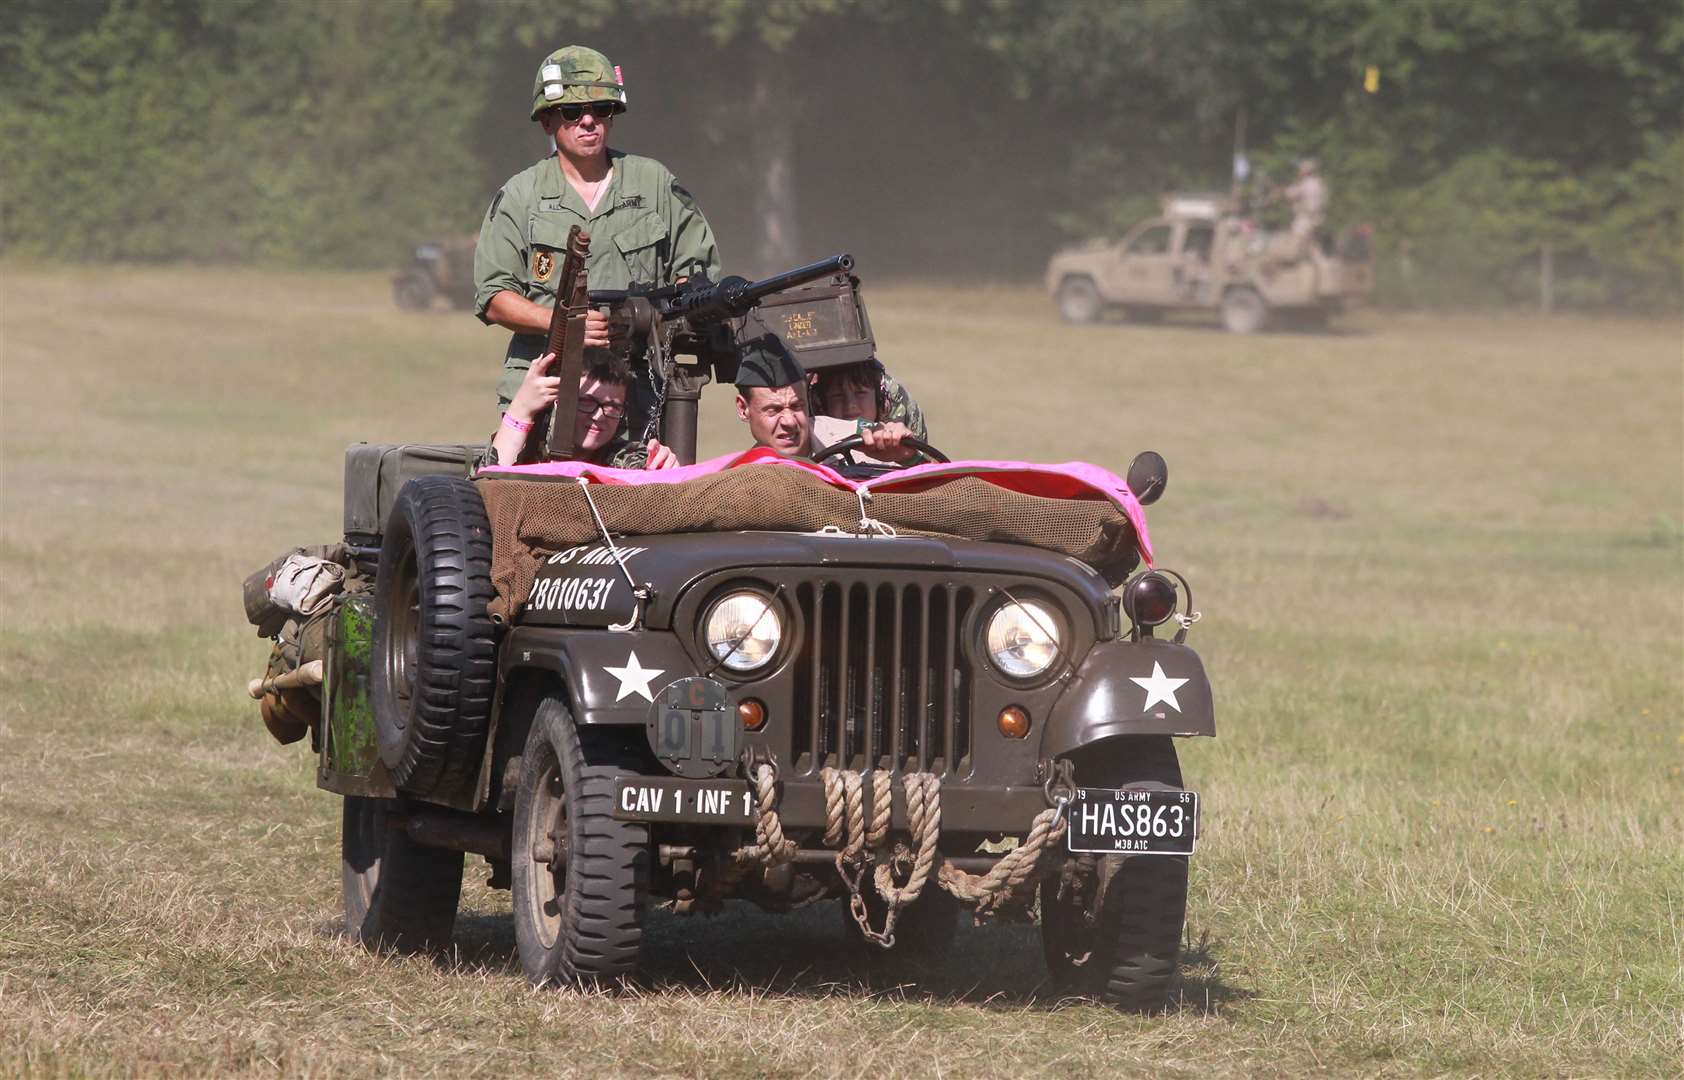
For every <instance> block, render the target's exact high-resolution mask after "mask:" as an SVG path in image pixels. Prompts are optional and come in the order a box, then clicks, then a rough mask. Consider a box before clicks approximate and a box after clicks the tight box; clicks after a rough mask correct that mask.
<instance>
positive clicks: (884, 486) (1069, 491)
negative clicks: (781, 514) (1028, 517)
mask: <svg viewBox="0 0 1684 1080" xmlns="http://www.w3.org/2000/svg"><path fill="white" fill-rule="evenodd" d="M745 465H782V466H785V467H787V468H795V469H805V470H807V471H808V472H810V473H812V474H813V475H815V476H818V477H820V478H822V479H823V480H824V481H825V482H826V483H829V484H832V485H834V486H836V487H839V488H842V489H844V490H846V491H896V492H904V493H912V492H918V491H923V490H926V489H928V488H930V487H932V486H934V485H936V484H940V483H944V482H946V481H948V480H952V479H956V478H958V477H961V476H974V477H977V478H978V479H981V480H985V481H987V482H988V483H990V484H995V485H998V486H999V487H1003V488H1007V489H1009V490H1011V491H1016V492H1021V493H1022V494H1025V495H1038V496H1040V497H1042V498H1047V499H1094V498H1100V499H1109V500H1111V501H1112V502H1114V503H1116V504H1117V506H1118V508H1119V509H1121V510H1122V512H1123V513H1124V514H1125V515H1126V516H1127V517H1128V519H1129V523H1130V524H1131V525H1133V526H1134V535H1135V537H1136V539H1137V541H1138V543H1139V546H1140V557H1141V559H1143V560H1144V561H1145V563H1146V565H1147V566H1151V565H1152V540H1151V538H1150V536H1148V535H1147V532H1146V513H1145V511H1143V510H1142V509H1141V506H1140V500H1139V499H1136V498H1135V497H1134V492H1132V491H1130V490H1129V486H1128V482H1127V481H1125V480H1124V479H1123V478H1122V477H1120V476H1118V475H1116V474H1115V473H1113V472H1110V471H1109V470H1106V469H1102V468H1100V467H1099V466H1098V465H1090V464H1088V463H1087V462H1085V461H1066V462H1064V463H1063V464H1060V465H1037V464H1034V463H1031V462H1027V461H955V462H951V463H949V464H946V465H943V464H935V463H932V464H929V465H916V466H913V467H912V468H910V469H901V470H898V471H896V472H889V473H884V474H883V475H882V476H875V477H872V478H871V479H870V480H849V479H848V478H847V477H845V476H843V475H842V474H841V473H839V472H837V471H836V470H835V469H832V468H830V467H829V466H826V465H819V464H815V463H814V462H811V461H801V460H799V459H795V458H786V457H779V456H778V455H777V454H776V453H774V452H773V451H771V450H768V449H766V448H765V447H763V446H756V447H754V448H753V449H750V450H745V451H743V452H742V453H738V454H725V455H723V456H721V457H716V458H711V459H709V460H707V461H698V462H696V464H694V465H682V466H680V467H678V468H676V469H656V470H643V469H610V468H608V467H606V466H603V465H592V464H590V463H589V462H583V461H545V462H540V463H538V464H535V465H494V466H491V467H488V468H485V469H481V470H480V473H479V475H481V476H490V477H499V476H501V477H507V478H509V479H511V480H526V479H533V478H535V477H543V476H550V477H584V478H585V479H586V480H589V481H590V482H592V483H596V484H623V485H627V486H637V485H641V484H681V483H683V482H684V481H686V480H694V479H696V478H697V477H698V476H709V475H711V474H713V473H719V472H724V471H725V470H726V469H737V468H741V467H743V466H745Z"/></svg>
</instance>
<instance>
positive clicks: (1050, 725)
mask: <svg viewBox="0 0 1684 1080" xmlns="http://www.w3.org/2000/svg"><path fill="white" fill-rule="evenodd" d="M1148 701H1150V702H1151V704H1150V706H1148V705H1147V704H1146V703H1147V702H1148ZM1215 734H1216V714H1215V711H1214V708H1213V706H1212V704H1211V698H1210V680H1209V679H1208V678H1206V677H1205V668H1204V664H1203V662H1201V661H1200V660H1199V654H1198V653H1196V652H1194V651H1193V650H1192V649H1189V648H1188V647H1187V646H1185V645H1174V644H1171V643H1170V642H1167V641H1153V640H1151V639H1147V640H1145V641H1102V642H1100V643H1099V644H1097V645H1095V646H1094V647H1093V648H1092V649H1091V650H1089V651H1088V655H1087V657H1086V658H1085V659H1083V661H1082V666H1081V667H1080V668H1079V669H1078V670H1077V672H1076V674H1075V676H1074V677H1072V678H1071V679H1070V681H1069V685H1068V686H1067V687H1066V689H1065V691H1064V693H1063V694H1062V695H1060V697H1059V699H1058V701H1057V702H1056V703H1055V704H1054V705H1053V708H1052V716H1051V717H1050V718H1049V719H1048V721H1047V726H1046V729H1045V731H1044V733H1043V734H1042V736H1041V753H1042V754H1043V755H1044V756H1045V757H1059V756H1061V755H1064V754H1068V753H1069V752H1070V751H1072V750H1076V749H1078V748H1080V747H1083V746H1087V745H1089V744H1090V743H1096V742H1099V741H1100V740H1101V739H1109V738H1112V737H1114V736H1118V735H1215Z"/></svg>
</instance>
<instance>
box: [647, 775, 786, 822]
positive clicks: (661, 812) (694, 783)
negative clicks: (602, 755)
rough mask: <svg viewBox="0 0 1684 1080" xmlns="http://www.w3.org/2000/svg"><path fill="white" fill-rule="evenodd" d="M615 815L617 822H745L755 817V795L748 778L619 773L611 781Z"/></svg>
mask: <svg viewBox="0 0 1684 1080" xmlns="http://www.w3.org/2000/svg"><path fill="white" fill-rule="evenodd" d="M614 817H615V818H617V819H619V820H620V821H680V822H688V823H690V824H694V825H746V824H748V823H749V822H751V821H753V820H754V794H753V791H752V790H751V789H750V787H749V783H748V781H747V780H684V779H680V778H679V777H672V776H622V777H616V778H615V780H614Z"/></svg>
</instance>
